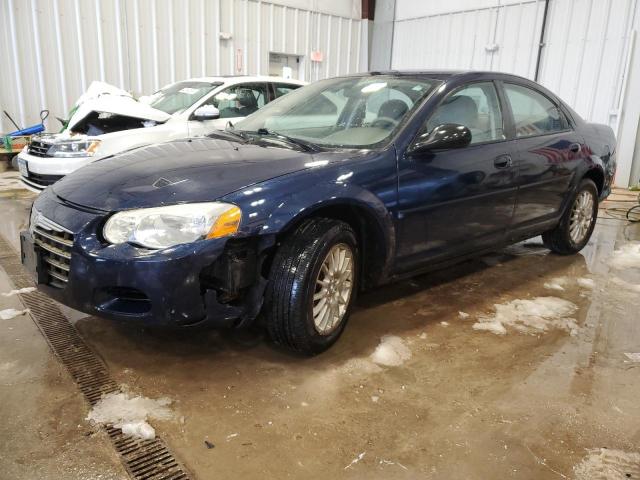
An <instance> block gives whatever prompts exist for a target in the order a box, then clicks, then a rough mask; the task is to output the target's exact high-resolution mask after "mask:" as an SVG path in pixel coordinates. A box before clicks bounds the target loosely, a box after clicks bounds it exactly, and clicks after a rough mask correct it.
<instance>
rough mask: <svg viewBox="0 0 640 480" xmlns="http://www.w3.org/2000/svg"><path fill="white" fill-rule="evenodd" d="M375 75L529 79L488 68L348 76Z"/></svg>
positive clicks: (386, 71)
mask: <svg viewBox="0 0 640 480" xmlns="http://www.w3.org/2000/svg"><path fill="white" fill-rule="evenodd" d="M376 75H390V76H398V77H401V76H407V77H409V76H413V77H425V78H435V79H439V80H446V79H449V78H452V77H469V78H473V77H478V76H485V75H486V76H492V77H494V78H496V79H505V78H513V79H520V80H527V81H531V80H529V79H527V78H525V77H521V76H519V75H514V74H512V73H504V72H496V71H488V70H383V71H371V72H361V73H354V74H352V75H348V76H356V77H367V76H372V77H373V76H376Z"/></svg>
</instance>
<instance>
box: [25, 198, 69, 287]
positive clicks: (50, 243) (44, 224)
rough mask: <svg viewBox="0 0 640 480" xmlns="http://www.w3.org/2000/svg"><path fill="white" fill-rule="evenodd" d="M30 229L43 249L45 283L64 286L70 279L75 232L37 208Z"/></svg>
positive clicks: (32, 216) (34, 210)
mask: <svg viewBox="0 0 640 480" xmlns="http://www.w3.org/2000/svg"><path fill="white" fill-rule="evenodd" d="M29 230H30V231H31V234H32V235H33V241H34V242H35V244H36V245H37V246H38V247H39V248H40V249H41V254H40V258H41V259H42V262H43V265H44V266H45V272H46V277H47V278H46V281H45V283H46V284H48V285H50V286H52V287H56V288H64V287H65V286H66V285H67V282H68V281H69V266H70V264H71V249H72V247H73V234H72V233H71V232H70V231H69V230H67V229H66V228H64V227H62V226H60V225H58V224H57V223H54V222H52V221H51V220H49V219H47V218H45V217H44V216H42V214H41V213H40V212H38V211H37V210H36V209H35V208H34V209H33V211H32V212H31V223H30V225H29Z"/></svg>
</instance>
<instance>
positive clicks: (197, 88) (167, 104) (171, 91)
mask: <svg viewBox="0 0 640 480" xmlns="http://www.w3.org/2000/svg"><path fill="white" fill-rule="evenodd" d="M220 85H222V83H211V82H197V81H186V82H178V83H174V84H172V85H169V86H168V87H165V88H163V89H162V90H159V91H157V92H156V93H154V94H153V95H151V97H150V99H149V101H148V103H149V105H151V106H152V107H153V108H157V109H158V110H162V111H163V112H166V113H168V114H170V115H173V114H174V113H180V112H183V111H185V110H186V109H187V108H189V107H190V106H191V105H193V104H194V103H196V102H197V101H198V100H200V99H201V98H202V97H204V96H205V95H206V94H208V93H209V92H211V91H212V90H213V89H214V88H216V87H219V86H220Z"/></svg>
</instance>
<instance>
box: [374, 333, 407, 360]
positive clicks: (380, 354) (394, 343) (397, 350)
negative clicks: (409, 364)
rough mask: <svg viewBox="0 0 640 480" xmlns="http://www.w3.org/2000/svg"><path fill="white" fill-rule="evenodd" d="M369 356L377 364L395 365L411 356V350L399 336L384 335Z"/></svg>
mask: <svg viewBox="0 0 640 480" xmlns="http://www.w3.org/2000/svg"><path fill="white" fill-rule="evenodd" d="M369 358H370V359H371V361H372V362H374V363H377V364H378V365H384V366H386V367H397V366H399V365H402V364H403V363H404V362H406V361H407V360H409V359H410V358H411V350H409V347H408V346H407V344H406V342H405V341H404V340H402V339H401V338H400V337H396V336H394V335H385V336H384V337H382V339H381V340H380V344H379V345H378V346H377V347H376V349H375V350H374V352H373V353H372V354H371V356H370V357H369Z"/></svg>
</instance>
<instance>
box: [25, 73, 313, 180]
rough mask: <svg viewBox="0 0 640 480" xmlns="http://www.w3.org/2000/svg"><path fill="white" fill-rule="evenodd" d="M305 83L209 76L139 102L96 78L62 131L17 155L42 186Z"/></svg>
mask: <svg viewBox="0 0 640 480" xmlns="http://www.w3.org/2000/svg"><path fill="white" fill-rule="evenodd" d="M304 84H305V83H304V82H301V81H298V80H292V79H284V78H278V77H246V76H245V77H204V78H195V79H191V80H185V81H181V82H177V83H174V84H172V85H169V86H167V87H165V88H163V89H162V90H159V91H158V92H156V93H154V94H153V95H151V96H148V97H141V98H140V99H139V100H136V99H134V98H133V97H132V95H131V94H129V93H128V92H126V91H124V90H120V89H119V88H116V87H113V86H111V85H107V84H105V83H101V82H94V83H93V84H91V86H90V87H89V89H88V90H87V92H86V93H85V94H84V95H82V97H80V99H78V101H77V102H76V104H75V105H74V107H73V109H72V111H71V113H70V115H69V117H70V118H69V121H68V122H67V125H66V127H65V129H64V130H63V131H62V132H61V133H57V134H43V135H38V136H35V137H33V138H32V141H31V143H30V144H29V145H27V146H26V147H25V148H24V149H23V150H22V152H20V154H18V162H17V163H18V167H19V169H20V178H21V179H22V182H23V183H24V184H25V186H27V187H28V188H29V189H31V190H36V191H41V190H43V189H44V188H46V187H47V186H49V185H51V184H52V183H55V182H56V181H58V180H59V179H60V178H62V177H63V176H65V175H67V174H69V173H71V172H73V171H74V170H77V169H78V168H80V167H82V166H84V165H86V164H88V163H90V162H93V161H96V160H99V159H101V158H105V157H108V156H111V155H114V154H116V153H120V152H123V151H126V150H130V149H132V148H137V147H140V146H143V145H148V144H151V143H156V142H162V141H167V140H172V139H177V138H185V137H198V136H203V135H206V134H208V133H210V132H212V131H214V130H216V129H224V128H225V127H226V126H227V124H228V122H232V123H233V122H234V121H235V120H239V119H241V118H243V117H246V116H247V115H249V114H251V113H253V112H255V111H256V110H258V109H259V108H261V107H263V106H264V105H266V104H267V103H269V102H270V101H272V100H274V99H276V98H278V97H280V96H282V95H284V94H286V93H288V92H290V91H292V90H295V89H296V88H298V87H301V86H302V85H304Z"/></svg>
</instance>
